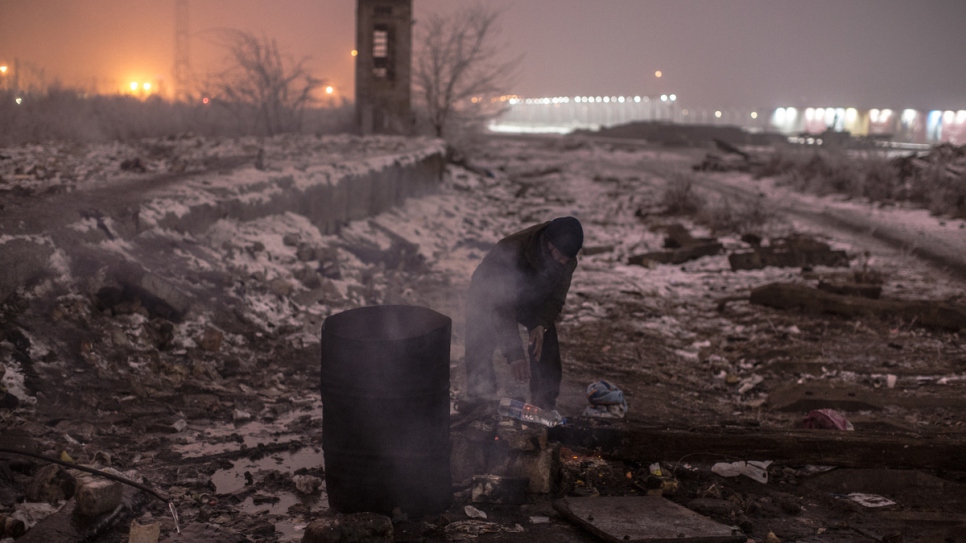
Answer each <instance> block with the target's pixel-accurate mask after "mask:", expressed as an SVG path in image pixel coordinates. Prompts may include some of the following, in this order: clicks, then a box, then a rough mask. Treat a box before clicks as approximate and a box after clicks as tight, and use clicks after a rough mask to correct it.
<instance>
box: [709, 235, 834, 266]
mask: <svg viewBox="0 0 966 543" xmlns="http://www.w3.org/2000/svg"><path fill="white" fill-rule="evenodd" d="M728 262H729V263H730V264H731V270H732V271H741V270H760V269H762V268H765V267H767V266H774V267H776V268H800V267H804V266H830V267H844V266H848V265H849V256H848V255H847V254H846V253H845V251H833V250H832V248H831V247H829V245H828V244H827V243H823V242H821V241H818V240H814V239H812V238H809V237H804V236H798V237H790V238H782V239H775V240H772V244H771V245H769V246H767V247H755V248H754V250H753V251H751V252H746V253H732V254H730V255H728Z"/></svg>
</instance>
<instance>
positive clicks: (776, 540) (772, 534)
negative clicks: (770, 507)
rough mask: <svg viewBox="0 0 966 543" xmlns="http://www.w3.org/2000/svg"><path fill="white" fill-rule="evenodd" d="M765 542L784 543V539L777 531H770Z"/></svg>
mask: <svg viewBox="0 0 966 543" xmlns="http://www.w3.org/2000/svg"><path fill="white" fill-rule="evenodd" d="M765 543H782V540H781V539H779V537H778V536H777V535H775V532H768V535H766V536H765Z"/></svg>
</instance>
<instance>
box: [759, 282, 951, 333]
mask: <svg viewBox="0 0 966 543" xmlns="http://www.w3.org/2000/svg"><path fill="white" fill-rule="evenodd" d="M750 300H751V303H753V304H757V305H763V306H767V307H773V308H775V309H799V310H802V311H806V312H811V313H832V314H835V315H842V316H846V317H852V316H871V317H878V318H882V319H902V320H905V321H906V322H915V323H916V324H918V325H920V326H930V327H934V328H943V329H947V330H953V331H955V330H962V329H964V328H966V308H963V307H960V306H958V305H950V304H944V303H939V302H932V301H923V300H911V301H906V300H873V299H867V298H856V297H852V296H845V295H841V294H832V293H829V292H826V291H824V290H819V289H813V288H809V287H807V286H804V285H799V284H793V283H771V284H768V285H764V286H761V287H757V288H755V289H753V290H752V291H751V297H750Z"/></svg>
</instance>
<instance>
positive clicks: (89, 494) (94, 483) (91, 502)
mask: <svg viewBox="0 0 966 543" xmlns="http://www.w3.org/2000/svg"><path fill="white" fill-rule="evenodd" d="M122 489H123V487H122V486H121V483H119V482H117V481H111V480H109V479H104V478H102V477H96V476H93V475H91V476H86V475H85V476H83V477H78V481H77V492H76V493H75V494H74V499H76V500H77V511H78V512H80V513H81V514H82V515H84V516H87V517H96V516H98V515H101V514H104V513H108V512H111V511H113V510H114V509H116V508H117V506H118V505H121V490H122Z"/></svg>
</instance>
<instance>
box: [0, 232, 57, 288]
mask: <svg viewBox="0 0 966 543" xmlns="http://www.w3.org/2000/svg"><path fill="white" fill-rule="evenodd" d="M0 254H2V255H3V262H4V265H3V266H0V302H3V301H4V300H6V299H7V298H8V297H9V296H10V295H11V294H13V293H14V292H16V291H17V289H18V288H20V287H22V286H23V285H26V284H28V283H30V282H31V281H32V280H34V279H35V278H37V277H38V276H39V275H40V274H41V273H43V272H44V271H45V270H46V269H47V262H48V260H50V256H51V255H52V254H54V248H53V247H50V246H49V245H44V244H40V243H34V242H32V241H27V240H25V239H7V240H6V241H0Z"/></svg>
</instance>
